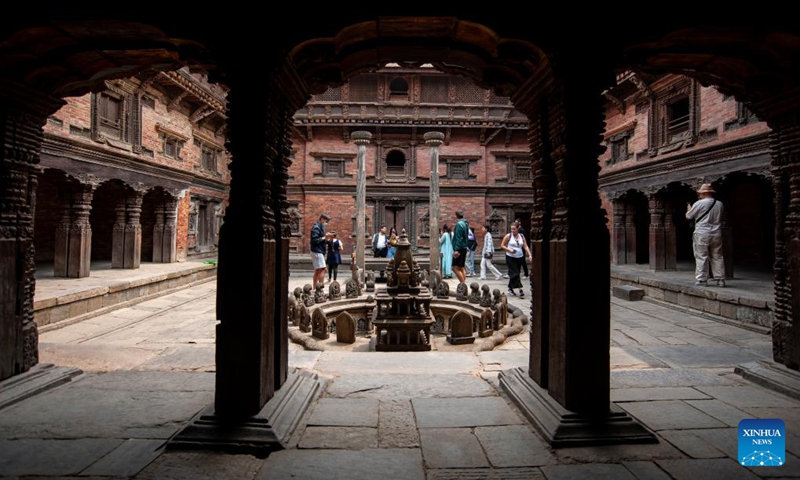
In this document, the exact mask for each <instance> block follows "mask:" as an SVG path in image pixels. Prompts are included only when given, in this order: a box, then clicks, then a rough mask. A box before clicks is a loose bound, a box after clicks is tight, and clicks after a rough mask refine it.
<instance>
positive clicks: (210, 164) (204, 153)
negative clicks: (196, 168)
mask: <svg viewBox="0 0 800 480" xmlns="http://www.w3.org/2000/svg"><path fill="white" fill-rule="evenodd" d="M218 153H219V152H217V150H214V149H212V148H210V147H208V146H206V145H203V147H202V150H201V151H200V167H201V168H202V169H203V170H206V171H208V172H212V173H217V154H218Z"/></svg>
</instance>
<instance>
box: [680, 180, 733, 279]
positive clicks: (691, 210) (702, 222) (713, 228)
mask: <svg viewBox="0 0 800 480" xmlns="http://www.w3.org/2000/svg"><path fill="white" fill-rule="evenodd" d="M715 193H716V192H715V191H714V188H713V187H712V186H711V184H710V183H704V184H703V185H701V186H700V189H699V190H697V194H698V195H700V200H698V201H696V202H694V205H689V204H687V205H686V219H687V220H694V223H695V227H694V234H693V235H692V245H693V247H694V260H695V276H694V279H695V281H694V284H695V285H697V286H699V287H707V286H708V280H709V276H708V274H709V264H710V266H711V279H712V280H716V281H717V286H718V287H724V286H725V260H724V258H723V257H722V210H723V207H722V202H720V201H718V200H717V199H716V198H714V194H715Z"/></svg>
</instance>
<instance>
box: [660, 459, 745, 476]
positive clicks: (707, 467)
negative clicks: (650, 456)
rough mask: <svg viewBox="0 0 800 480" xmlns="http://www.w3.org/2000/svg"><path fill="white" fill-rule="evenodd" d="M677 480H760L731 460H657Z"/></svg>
mask: <svg viewBox="0 0 800 480" xmlns="http://www.w3.org/2000/svg"><path fill="white" fill-rule="evenodd" d="M656 463H657V464H658V465H659V466H660V467H661V468H663V469H664V470H666V472H667V473H668V474H670V475H671V476H672V478H674V479H675V480H720V479H723V478H724V479H728V478H730V479H736V480H758V478H759V477H758V476H756V475H754V474H753V473H752V472H750V471H749V470H748V469H747V468H745V467H742V466H741V465H739V464H738V463H736V462H735V461H734V460H731V459H729V458H713V459H699V460H656Z"/></svg>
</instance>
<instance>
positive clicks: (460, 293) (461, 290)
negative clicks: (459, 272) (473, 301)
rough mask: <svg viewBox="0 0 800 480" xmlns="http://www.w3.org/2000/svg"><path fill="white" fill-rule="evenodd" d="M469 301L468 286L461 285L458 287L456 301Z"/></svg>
mask: <svg viewBox="0 0 800 480" xmlns="http://www.w3.org/2000/svg"><path fill="white" fill-rule="evenodd" d="M466 299H467V284H466V283H459V284H458V286H457V287H456V300H461V301H464V300H466Z"/></svg>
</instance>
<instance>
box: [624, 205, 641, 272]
mask: <svg viewBox="0 0 800 480" xmlns="http://www.w3.org/2000/svg"><path fill="white" fill-rule="evenodd" d="M636 228H637V227H636V206H635V205H634V204H633V203H632V202H631V201H630V199H628V202H627V205H626V207H625V248H626V251H625V263H629V264H636V256H637V253H638V252H637V250H636V248H637V244H638V242H637V241H636V240H637V234H636V233H637V232H636Z"/></svg>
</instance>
